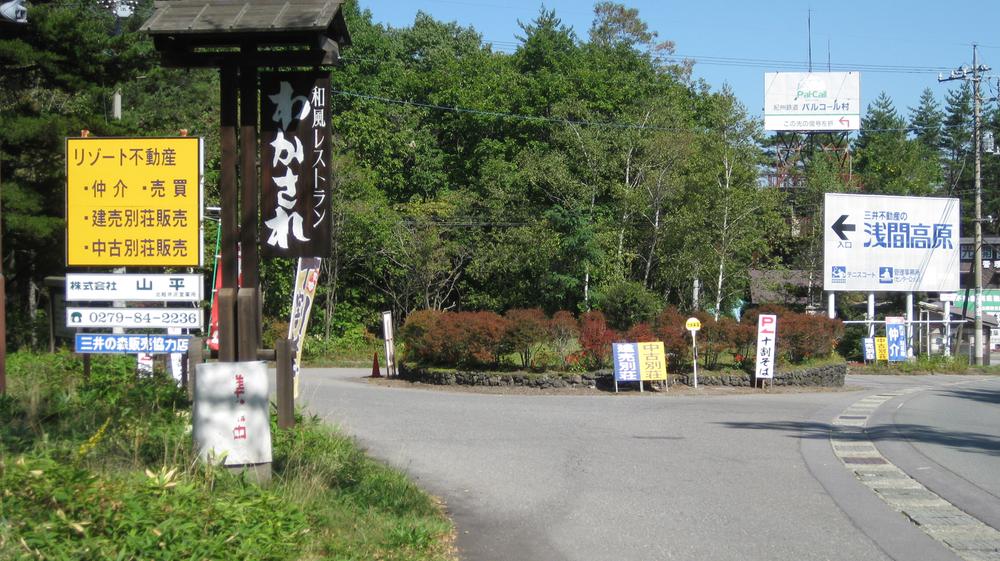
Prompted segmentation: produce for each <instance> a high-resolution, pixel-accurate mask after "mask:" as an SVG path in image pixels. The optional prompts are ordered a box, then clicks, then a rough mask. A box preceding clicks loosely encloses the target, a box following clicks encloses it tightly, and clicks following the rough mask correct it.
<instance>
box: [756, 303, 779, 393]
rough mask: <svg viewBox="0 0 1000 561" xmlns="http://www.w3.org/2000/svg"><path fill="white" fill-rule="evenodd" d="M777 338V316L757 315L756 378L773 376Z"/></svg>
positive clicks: (770, 377) (771, 377)
mask: <svg viewBox="0 0 1000 561" xmlns="http://www.w3.org/2000/svg"><path fill="white" fill-rule="evenodd" d="M777 338H778V316H775V315H769V314H761V315H759V316H757V370H756V371H755V375H756V376H757V378H758V379H761V378H763V379H768V380H769V379H773V378H774V361H775V354H774V353H775V339H777Z"/></svg>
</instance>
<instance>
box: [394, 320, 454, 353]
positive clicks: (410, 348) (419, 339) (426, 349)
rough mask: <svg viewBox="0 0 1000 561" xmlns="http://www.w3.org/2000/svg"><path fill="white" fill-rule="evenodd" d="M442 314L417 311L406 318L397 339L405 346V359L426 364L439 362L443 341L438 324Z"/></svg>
mask: <svg viewBox="0 0 1000 561" xmlns="http://www.w3.org/2000/svg"><path fill="white" fill-rule="evenodd" d="M442 316H444V312H440V311H437V310H419V311H416V312H413V313H412V314H410V315H409V316H407V317H406V322H404V323H403V327H402V328H401V329H400V330H399V339H400V341H402V342H403V343H404V344H405V345H406V358H407V359H408V360H415V361H417V362H421V363H426V364H435V363H440V362H441V355H442V351H443V344H444V341H442V340H441V337H440V333H439V330H438V324H439V323H440V322H441V319H442Z"/></svg>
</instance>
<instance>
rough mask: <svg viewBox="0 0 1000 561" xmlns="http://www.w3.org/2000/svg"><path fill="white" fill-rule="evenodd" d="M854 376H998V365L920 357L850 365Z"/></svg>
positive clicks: (938, 356) (961, 358)
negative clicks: (979, 364)
mask: <svg viewBox="0 0 1000 561" xmlns="http://www.w3.org/2000/svg"><path fill="white" fill-rule="evenodd" d="M851 372H852V373H854V374H887V375H917V374H987V375H996V374H1000V365H992V366H975V365H970V364H969V358H968V357H967V356H965V355H961V356H954V357H944V356H940V355H937V356H928V355H920V356H918V357H916V358H915V359H914V360H911V361H903V362H889V363H885V362H875V363H869V364H851Z"/></svg>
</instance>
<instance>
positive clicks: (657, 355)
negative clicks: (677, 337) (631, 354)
mask: <svg viewBox="0 0 1000 561" xmlns="http://www.w3.org/2000/svg"><path fill="white" fill-rule="evenodd" d="M638 347H639V357H638V362H639V379H640V380H643V381H646V380H666V379H667V357H666V354H665V353H664V352H663V342H662V341H656V342H652V343H638Z"/></svg>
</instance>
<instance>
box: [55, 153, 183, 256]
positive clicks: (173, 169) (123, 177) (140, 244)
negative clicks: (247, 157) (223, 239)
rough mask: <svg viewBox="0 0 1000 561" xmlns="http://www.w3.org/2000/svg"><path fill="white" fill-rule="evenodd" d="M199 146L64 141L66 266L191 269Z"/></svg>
mask: <svg viewBox="0 0 1000 561" xmlns="http://www.w3.org/2000/svg"><path fill="white" fill-rule="evenodd" d="M202 155H203V150H202V140H201V139H200V138H195V137H172V138H67V139H66V265H67V266H70V267H84V266H113V267H123V266H153V267H163V266H176V267H194V266H199V265H201V259H202V230H201V218H202V217H201V210H202V169H203V164H202V160H203V156H202Z"/></svg>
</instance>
